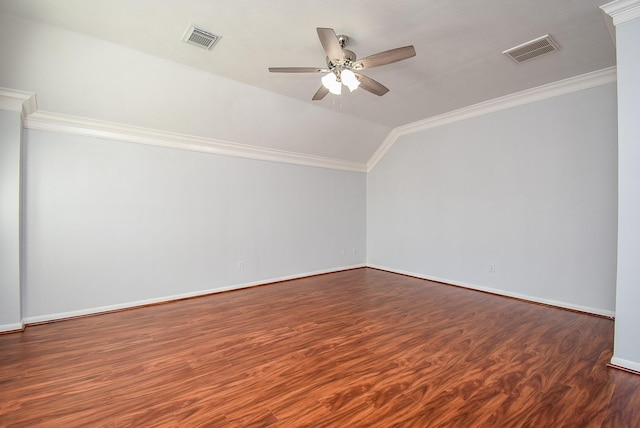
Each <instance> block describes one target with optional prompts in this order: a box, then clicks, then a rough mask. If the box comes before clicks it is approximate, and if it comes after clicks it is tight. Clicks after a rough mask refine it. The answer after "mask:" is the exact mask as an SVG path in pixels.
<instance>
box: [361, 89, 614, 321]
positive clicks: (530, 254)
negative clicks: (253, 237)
mask: <svg viewBox="0 0 640 428" xmlns="http://www.w3.org/2000/svg"><path fill="white" fill-rule="evenodd" d="M616 138H617V136H616V87H615V85H612V84H610V85H606V86H600V87H596V88H593V89H588V90H583V91H580V92H576V93H572V94H569V95H563V96H559V97H555V98H551V99H548V100H545V101H540V102H536V103H532V104H528V105H524V106H520V107H516V108H511V109H508V110H503V111H500V112H496V113H491V114H487V115H484V116H480V117H476V118H472V119H467V120H464V121H460V122H456V123H452V124H448V125H443V126H440V127H437V128H433V129H428V130H423V131H421V132H418V133H415V134H411V135H407V136H403V137H400V139H399V140H398V141H397V142H396V143H395V144H394V146H393V147H392V148H391V149H390V150H389V151H388V152H387V154H386V155H385V157H384V158H383V159H382V160H381V161H380V162H379V163H378V165H377V166H376V167H375V168H374V169H373V171H372V172H371V173H369V174H368V178H367V205H368V208H367V222H368V228H367V259H368V263H369V264H370V265H373V266H378V267H382V268H386V269H389V270H393V271H398V272H405V273H410V274H415V275H418V276H422V277H426V278H432V279H436V280H442V281H446V282H451V283H454V284H459V285H466V286H470V287H473V288H478V289H484V290H489V291H495V292H499V293H502V294H507V295H513V296H519V297H525V298H529V299H532V300H537V301H542V302H548V303H553V304H558V305H561V306H566V307H572V308H577V309H584V310H590V311H593V312H597V313H603V314H607V315H613V310H614V302H615V281H616V216H617V209H616V203H617V199H616V192H617V187H616V186H617V180H616V177H617V164H616V156H617V147H616ZM491 265H494V267H495V272H493V273H492V272H490V266H491Z"/></svg>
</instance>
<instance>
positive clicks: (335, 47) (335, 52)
mask: <svg viewBox="0 0 640 428" xmlns="http://www.w3.org/2000/svg"><path fill="white" fill-rule="evenodd" d="M316 31H318V37H319V38H320V43H322V47H323V49H324V51H325V52H326V53H327V56H328V57H329V59H330V60H331V61H332V62H335V61H336V60H340V61H342V60H343V59H344V52H342V48H341V47H340V42H338V36H336V32H335V31H333V28H316Z"/></svg>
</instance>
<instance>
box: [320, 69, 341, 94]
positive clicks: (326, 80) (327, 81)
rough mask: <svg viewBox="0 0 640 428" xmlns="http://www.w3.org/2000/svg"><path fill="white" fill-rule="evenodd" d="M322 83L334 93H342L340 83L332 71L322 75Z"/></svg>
mask: <svg viewBox="0 0 640 428" xmlns="http://www.w3.org/2000/svg"><path fill="white" fill-rule="evenodd" d="M321 80H322V85H323V86H324V87H325V88H327V89H328V90H329V92H331V93H332V94H334V95H340V94H341V93H342V84H341V83H340V81H339V80H338V77H337V76H336V75H335V74H334V73H333V72H330V73H327V74H325V75H324V76H323V77H322V79H321Z"/></svg>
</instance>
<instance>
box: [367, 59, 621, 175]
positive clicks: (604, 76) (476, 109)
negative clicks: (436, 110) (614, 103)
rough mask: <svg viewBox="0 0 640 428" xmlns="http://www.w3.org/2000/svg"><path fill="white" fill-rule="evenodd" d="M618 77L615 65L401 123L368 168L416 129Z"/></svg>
mask: <svg viewBox="0 0 640 428" xmlns="http://www.w3.org/2000/svg"><path fill="white" fill-rule="evenodd" d="M615 81H616V67H615V66H614V67H609V68H604V69H602V70H597V71H593V72H591V73H586V74H582V75H579V76H575V77H571V78H568V79H564V80H560V81H557V82H553V83H549V84H547V85H542V86H538V87H536V88H532V89H527V90H524V91H521V92H516V93H514V94H510V95H505V96H504V97H500V98H494V99H492V100H489V101H484V102H481V103H478V104H474V105H471V106H468V107H464V108H461V109H458V110H453V111H450V112H448V113H443V114H440V115H437V116H432V117H429V118H426V119H422V120H419V121H417V122H412V123H409V124H406V125H402V126H399V127H397V128H394V129H392V130H391V132H390V133H389V134H388V135H387V138H385V139H384V141H383V142H382V144H381V145H380V147H378V150H376V152H375V153H374V154H373V156H371V158H370V159H369V161H368V162H367V172H370V171H372V170H373V168H374V167H375V166H376V165H377V163H378V162H379V161H380V159H382V158H383V156H384V155H385V153H387V151H388V150H389V149H390V148H391V147H392V146H393V144H394V143H395V142H396V141H397V139H398V138H399V137H401V136H403V135H407V134H413V133H415V132H419V131H424V130H425V129H429V128H435V127H438V126H442V125H446V124H449V123H453V122H458V121H461V120H465V119H470V118H472V117H477V116H481V115H484V114H488V113H493V112H496V111H500V110H505V109H508V108H512V107H517V106H520V105H524V104H529V103H534V102H536V101H542V100H546V99H548V98H553V97H557V96H560V95H565V94H570V93H572V92H577V91H581V90H584V89H589V88H594V87H596V86H601V85H606V84H609V83H614V82H615Z"/></svg>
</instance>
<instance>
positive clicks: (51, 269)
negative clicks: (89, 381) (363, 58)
mask: <svg viewBox="0 0 640 428" xmlns="http://www.w3.org/2000/svg"><path fill="white" fill-rule="evenodd" d="M24 164H25V263H26V266H25V278H24V282H25V296H24V300H25V314H24V316H25V320H26V321H27V322H34V321H38V320H42V319H51V318H57V317H62V316H69V315H77V314H79V313H84V312H91V311H93V310H98V309H111V308H115V307H118V306H119V305H124V306H126V305H128V304H130V303H136V302H137V303H144V302H147V301H149V300H162V299H163V298H167V297H171V296H185V295H190V294H198V293H201V292H205V291H213V290H222V289H226V288H233V287H236V286H243V285H249V284H253V283H256V282H266V281H268V280H273V279H279V278H286V277H291V276H296V275H305V274H311V273H315V272H322V271H327V270H336V269H340V268H343V267H349V266H355V265H362V264H364V262H365V235H366V230H365V217H366V213H365V210H366V203H365V184H366V181H365V180H366V179H365V174H363V173H355V172H346V171H337V170H330V169H322V168H313V167H304V166H297V165H288V164H280V163H275V162H264V161H257V160H249V159H239V158H233V157H224V156H217V155H211V154H204V153H195V152H188V151H181V150H173V149H166V148H159V147H153V146H145V145H137V144H131V143H123V142H117V141H108V140H101V139H96V138H90V137H84V136H74V135H69V134H60V133H53V132H45V131H38V130H31V129H27V130H25V163H24ZM343 249H344V250H345V251H344V254H343V251H342V250H343ZM354 249H355V254H354ZM240 261H242V262H244V269H241V270H239V269H238V262H240Z"/></svg>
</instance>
